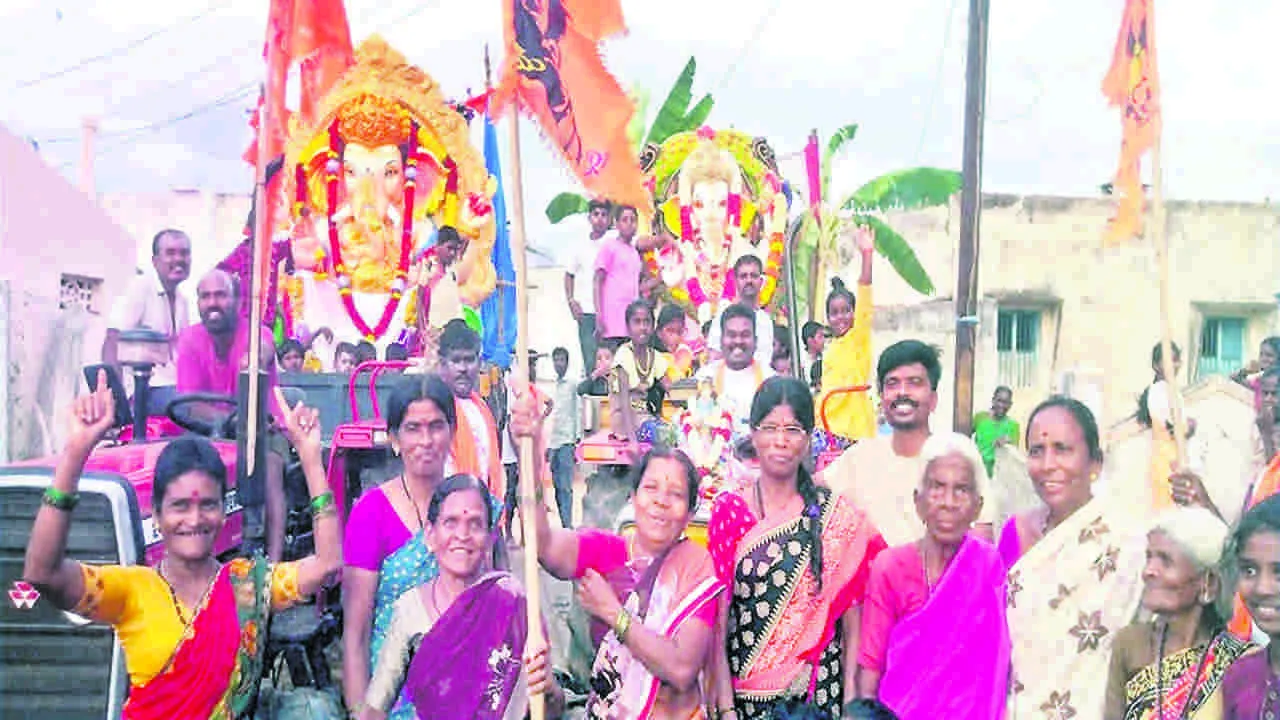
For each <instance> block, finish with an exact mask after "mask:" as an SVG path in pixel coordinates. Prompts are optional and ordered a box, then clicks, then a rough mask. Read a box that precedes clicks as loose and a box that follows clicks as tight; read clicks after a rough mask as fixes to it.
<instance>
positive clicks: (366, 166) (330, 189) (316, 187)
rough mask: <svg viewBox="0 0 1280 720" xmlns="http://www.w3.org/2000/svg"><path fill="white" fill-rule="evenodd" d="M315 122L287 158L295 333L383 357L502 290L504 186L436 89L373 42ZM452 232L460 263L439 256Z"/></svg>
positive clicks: (300, 132) (288, 288)
mask: <svg viewBox="0 0 1280 720" xmlns="http://www.w3.org/2000/svg"><path fill="white" fill-rule="evenodd" d="M316 117H317V121H316V123H315V124H314V125H312V126H307V127H292V128H291V135H290V139H289V144H288V149H287V154H286V165H285V170H286V172H287V173H288V175H287V176H286V178H285V193H286V195H287V197H288V199H289V200H290V201H291V203H292V206H291V207H292V210H291V213H290V223H289V228H288V231H289V233H290V236H291V241H292V259H293V273H292V276H291V277H290V278H289V279H287V280H286V282H285V283H284V286H285V287H284V296H285V297H284V300H285V306H286V308H287V311H288V313H289V316H290V317H289V319H290V320H291V321H292V322H293V324H294V325H297V324H303V325H305V326H307V327H310V328H311V329H313V330H314V329H316V328H319V327H322V326H327V327H330V328H332V329H333V331H334V333H335V334H336V335H337V336H339V337H342V338H344V339H350V340H355V339H364V340H369V341H371V342H374V343H376V344H378V345H385V344H386V343H388V342H390V341H393V340H395V339H396V338H397V337H398V336H399V335H400V334H401V332H402V331H403V330H404V329H405V328H406V327H408V328H414V327H417V326H418V325H419V324H420V323H419V312H418V309H419V307H422V308H426V307H430V308H431V313H430V316H431V323H432V324H442V322H443V321H444V320H447V319H448V318H447V317H443V318H439V319H440V320H441V323H435V320H436V318H437V316H439V315H440V314H441V311H442V310H443V311H444V313H445V314H452V315H454V316H456V315H457V314H459V313H460V312H461V306H463V305H465V306H469V307H477V306H478V305H479V304H480V303H481V302H483V301H484V299H485V298H487V297H488V296H489V295H490V294H491V293H492V292H493V288H494V286H495V281H496V274H495V272H494V268H493V265H492V262H491V260H490V253H491V250H492V248H493V242H494V235H495V228H494V219H493V212H492V205H491V199H492V197H493V193H494V191H495V189H496V181H495V180H494V179H493V178H490V177H489V175H488V173H487V172H486V170H485V167H484V162H483V158H482V157H481V155H480V153H478V152H477V151H476V150H475V149H474V148H473V147H472V146H471V144H470V141H469V133H468V128H467V123H466V120H465V119H464V118H463V117H462V116H461V115H460V114H459V113H458V112H457V111H456V110H455V109H454V108H453V107H451V106H450V105H449V104H448V103H447V102H446V100H445V98H444V96H443V94H442V93H441V90H440V88H439V86H438V85H437V83H436V82H435V80H433V79H432V78H431V76H429V75H427V74H426V73H425V72H423V71H422V70H420V69H419V68H417V67H414V66H412V65H410V64H409V63H408V62H407V61H406V59H405V58H404V56H403V55H401V54H400V53H399V52H397V51H395V50H393V49H392V48H390V47H389V46H388V45H387V44H386V43H385V42H384V41H383V40H382V39H381V38H379V37H377V36H375V37H372V38H370V39H369V40H367V41H365V43H364V44H362V45H361V46H360V48H359V49H358V50H357V51H356V56H355V64H354V65H353V66H352V67H351V68H350V69H349V70H348V71H347V72H346V73H345V74H344V75H343V76H342V78H341V79H340V80H339V81H338V82H337V83H336V84H335V85H334V87H333V89H332V90H331V91H330V92H329V93H328V94H327V95H326V96H325V97H324V99H323V100H322V101H321V103H320V106H319V108H318V112H317V113H316ZM446 227H449V228H454V229H455V230H456V231H457V233H458V235H459V236H460V239H461V241H462V243H463V247H464V249H463V250H462V251H461V253H460V254H459V255H457V256H456V257H455V253H456V252H457V249H456V247H450V248H449V252H448V253H445V252H444V250H441V249H438V248H436V247H435V245H436V237H437V235H438V234H439V232H440V230H441V229H443V228H446ZM446 234H448V235H450V236H452V233H446ZM450 245H452V244H450ZM442 265H448V272H447V273H445V272H442V271H441V270H442ZM442 277H444V278H445V280H444V281H443V282H441V278H442ZM433 290H434V293H435V295H436V297H435V298H434V301H432V300H431V299H430V298H431V295H432V293H433ZM423 316H424V317H425V316H426V313H423Z"/></svg>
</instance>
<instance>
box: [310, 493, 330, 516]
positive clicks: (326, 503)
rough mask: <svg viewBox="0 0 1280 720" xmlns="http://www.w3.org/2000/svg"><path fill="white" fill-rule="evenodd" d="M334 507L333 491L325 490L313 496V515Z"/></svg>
mask: <svg viewBox="0 0 1280 720" xmlns="http://www.w3.org/2000/svg"><path fill="white" fill-rule="evenodd" d="M332 507H333V492H332V491H325V492H322V493H320V494H319V495H317V496H315V497H313V498H311V514H312V516H316V515H320V514H322V513H324V512H325V511H326V510H329V509H330V508H332Z"/></svg>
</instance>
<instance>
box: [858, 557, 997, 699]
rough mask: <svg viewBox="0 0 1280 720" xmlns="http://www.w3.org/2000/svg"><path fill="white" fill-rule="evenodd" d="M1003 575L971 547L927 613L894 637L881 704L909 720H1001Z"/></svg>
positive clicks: (955, 562) (903, 624)
mask: <svg viewBox="0 0 1280 720" xmlns="http://www.w3.org/2000/svg"><path fill="white" fill-rule="evenodd" d="M1004 580H1005V568H1004V563H1003V562H1002V561H1001V559H1000V556H999V554H998V553H997V552H996V550H995V548H993V547H992V546H991V545H989V544H987V543H985V542H983V541H981V540H976V539H974V538H972V537H969V538H967V539H965V541H964V544H963V545H961V546H960V551H959V552H958V553H956V556H955V558H954V559H952V561H951V566H950V567H948V568H947V571H946V574H945V575H943V577H942V581H941V582H939V583H938V586H937V587H935V588H934V589H933V592H932V593H931V594H930V595H929V599H928V600H927V601H926V602H925V605H924V607H922V608H920V610H918V611H916V612H915V613H913V614H911V615H909V616H907V617H906V618H904V619H902V620H900V621H899V622H898V623H897V624H896V625H895V626H894V628H893V631H892V632H891V633H890V635H889V644H888V652H887V653H886V656H885V672H884V676H883V677H882V678H881V679H880V701H881V702H883V703H884V704H885V705H887V706H889V708H891V709H892V710H893V711H894V712H895V713H897V714H898V716H899V717H901V718H902V719H903V720H932V719H934V718H947V719H948V720H1000V719H1001V718H1002V717H1004V713H1005V705H1006V703H1007V697H1008V695H1007V691H1008V687H1009V628H1008V625H1007V624H1006V622H1005V602H1006V588H1005V581H1004Z"/></svg>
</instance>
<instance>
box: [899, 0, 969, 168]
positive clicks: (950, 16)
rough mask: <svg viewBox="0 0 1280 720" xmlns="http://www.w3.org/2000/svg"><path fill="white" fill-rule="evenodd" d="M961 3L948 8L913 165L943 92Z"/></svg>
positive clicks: (955, 0) (912, 158)
mask: <svg viewBox="0 0 1280 720" xmlns="http://www.w3.org/2000/svg"><path fill="white" fill-rule="evenodd" d="M959 4H960V3H959V0H951V5H950V7H948V8H947V24H946V26H945V27H944V28H943V33H942V49H941V50H939V51H938V65H937V68H936V69H935V70H934V73H933V87H932V88H930V90H929V106H928V109H927V110H925V113H924V121H923V122H922V123H921V124H920V139H919V140H918V141H917V142H916V151H915V153H914V154H913V155H912V156H911V164H912V165H916V164H918V163H919V162H920V153H921V152H922V151H923V150H924V139H925V137H926V136H927V135H928V133H929V125H931V124H932V123H933V108H934V104H935V103H936V102H937V99H938V94H939V93H940V92H941V86H942V71H943V69H944V68H945V67H946V64H947V50H948V49H949V48H950V47H951V30H952V23H953V21H954V18H955V13H956V6H957V5H959Z"/></svg>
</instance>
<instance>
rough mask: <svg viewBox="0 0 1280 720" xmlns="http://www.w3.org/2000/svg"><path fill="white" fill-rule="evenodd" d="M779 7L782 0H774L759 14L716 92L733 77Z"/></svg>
mask: <svg viewBox="0 0 1280 720" xmlns="http://www.w3.org/2000/svg"><path fill="white" fill-rule="evenodd" d="M781 8H782V0H775V1H774V3H773V5H770V6H769V8H768V9H766V10H765V11H764V14H763V15H761V16H760V20H759V21H757V22H756V27H755V29H754V30H752V31H751V35H750V36H749V37H748V38H747V41H746V42H744V43H743V44H742V47H740V48H739V49H738V54H737V57H735V58H734V60H733V62H732V63H731V64H730V65H729V69H728V70H727V71H726V72H725V74H724V76H723V77H721V78H720V84H719V85H717V86H716V92H717V93H719V92H720V91H721V90H724V89H725V87H726V86H727V85H728V84H729V80H731V79H732V78H733V75H734V73H736V72H737V70H738V65H740V64H741V63H742V61H743V60H744V59H746V57H747V53H748V52H749V51H750V49H751V47H752V46H753V45H755V44H756V41H757V40H759V39H760V34H761V33H763V32H764V28H765V26H766V25H768V24H769V21H770V20H772V19H773V16H774V15H776V14H777V12H778V10H779V9H781Z"/></svg>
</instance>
